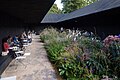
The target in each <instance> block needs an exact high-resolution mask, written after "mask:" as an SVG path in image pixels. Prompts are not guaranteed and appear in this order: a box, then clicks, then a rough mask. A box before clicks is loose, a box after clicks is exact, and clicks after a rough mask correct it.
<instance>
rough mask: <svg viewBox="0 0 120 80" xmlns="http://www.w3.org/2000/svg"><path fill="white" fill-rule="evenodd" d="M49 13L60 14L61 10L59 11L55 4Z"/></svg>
mask: <svg viewBox="0 0 120 80" xmlns="http://www.w3.org/2000/svg"><path fill="white" fill-rule="evenodd" d="M48 13H50V14H60V13H61V10H60V9H58V7H57V4H53V6H52V7H51V8H50V10H49V12H48Z"/></svg>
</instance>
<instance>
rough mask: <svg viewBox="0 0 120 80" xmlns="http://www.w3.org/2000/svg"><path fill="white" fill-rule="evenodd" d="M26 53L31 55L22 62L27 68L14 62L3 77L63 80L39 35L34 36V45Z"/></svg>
mask: <svg viewBox="0 0 120 80" xmlns="http://www.w3.org/2000/svg"><path fill="white" fill-rule="evenodd" d="M26 52H30V53H31V54H30V55H29V56H27V57H26V58H25V59H23V60H21V62H22V63H23V64H24V65H25V66H24V65H22V64H21V63H20V62H17V61H15V60H13V61H12V62H11V63H10V64H9V66H8V67H7V68H6V70H5V71H4V73H3V74H2V77H10V76H16V78H17V79H16V80H61V78H60V77H59V76H58V75H56V74H57V73H56V72H55V70H54V69H53V66H52V65H51V63H50V62H49V60H48V58H47V53H46V51H45V49H44V46H43V43H41V42H40V39H39V35H34V36H33V42H32V45H30V46H28V47H27V49H26Z"/></svg>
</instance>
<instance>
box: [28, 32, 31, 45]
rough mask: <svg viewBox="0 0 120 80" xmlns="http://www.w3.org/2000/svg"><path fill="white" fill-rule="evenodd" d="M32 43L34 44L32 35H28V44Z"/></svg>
mask: <svg viewBox="0 0 120 80" xmlns="http://www.w3.org/2000/svg"><path fill="white" fill-rule="evenodd" d="M31 42H32V38H31V35H30V33H28V43H31Z"/></svg>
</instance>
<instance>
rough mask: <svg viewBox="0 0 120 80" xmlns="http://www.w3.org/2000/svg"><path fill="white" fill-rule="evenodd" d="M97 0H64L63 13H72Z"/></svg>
mask: <svg viewBox="0 0 120 80" xmlns="http://www.w3.org/2000/svg"><path fill="white" fill-rule="evenodd" d="M95 1H96V0H62V1H61V2H62V3H63V10H62V12H63V13H70V12H72V11H75V10H77V9H80V8H82V7H84V6H87V5H89V4H91V3H93V2H95Z"/></svg>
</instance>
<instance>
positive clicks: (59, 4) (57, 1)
mask: <svg viewBox="0 0 120 80" xmlns="http://www.w3.org/2000/svg"><path fill="white" fill-rule="evenodd" d="M55 4H57V6H58V8H59V9H62V8H63V6H62V4H61V0H56V1H55Z"/></svg>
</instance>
